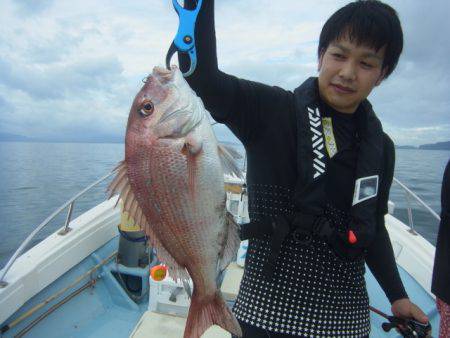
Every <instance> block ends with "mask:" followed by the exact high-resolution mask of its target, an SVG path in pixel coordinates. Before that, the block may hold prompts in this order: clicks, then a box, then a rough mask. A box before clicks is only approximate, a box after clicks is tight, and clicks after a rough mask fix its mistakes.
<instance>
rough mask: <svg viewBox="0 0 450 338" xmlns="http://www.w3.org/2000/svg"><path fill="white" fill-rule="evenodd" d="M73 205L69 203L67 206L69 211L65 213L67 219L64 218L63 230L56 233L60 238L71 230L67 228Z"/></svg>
mask: <svg viewBox="0 0 450 338" xmlns="http://www.w3.org/2000/svg"><path fill="white" fill-rule="evenodd" d="M74 203H75V201H73V202H72V203H70V205H69V210H68V211H67V217H66V222H65V223H64V229H62V230H61V231H60V232H58V235H60V236H64V235H65V234H67V233H68V232H69V231H70V230H72V229H71V228H69V223H70V220H71V218H72V211H73V204H74Z"/></svg>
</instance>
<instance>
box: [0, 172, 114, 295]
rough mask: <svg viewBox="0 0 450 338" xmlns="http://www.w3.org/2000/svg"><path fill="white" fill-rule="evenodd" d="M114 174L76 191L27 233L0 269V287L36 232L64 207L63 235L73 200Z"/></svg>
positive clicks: (68, 221) (71, 210)
mask: <svg viewBox="0 0 450 338" xmlns="http://www.w3.org/2000/svg"><path fill="white" fill-rule="evenodd" d="M113 174H114V171H111V172H110V173H108V174H107V175H105V176H103V177H102V178H100V179H98V180H97V181H95V182H94V183H92V184H90V185H89V186H87V187H86V188H85V189H83V190H81V191H80V192H79V193H77V194H76V195H75V196H73V197H72V198H71V199H69V200H68V201H67V202H65V203H64V204H63V205H61V206H60V207H59V208H58V209H56V210H55V211H54V212H53V213H52V214H51V215H50V216H48V217H47V218H46V219H45V220H44V221H43V222H42V223H41V224H39V225H38V226H37V227H36V228H35V229H34V230H33V231H32V232H31V234H29V235H28V237H27V238H26V239H25V240H24V241H23V242H22V244H21V245H20V246H19V248H18V249H17V250H16V252H14V254H13V255H12V257H11V258H10V259H9V261H8V263H7V264H6V266H5V268H4V269H3V270H2V274H1V275H0V289H1V288H4V287H6V286H7V285H8V283H7V282H6V281H5V280H4V278H5V276H6V274H7V273H8V271H9V269H10V268H11V266H12V265H13V264H14V262H15V261H16V260H17V258H18V257H19V256H20V255H21V254H22V253H23V251H24V250H25V248H26V247H27V245H28V244H29V243H30V242H31V240H32V239H33V238H34V236H36V234H37V233H38V232H39V231H41V230H42V229H43V228H44V227H45V226H46V225H47V224H49V223H50V222H51V221H52V220H53V219H54V218H55V217H56V216H58V215H59V214H60V213H61V212H62V211H63V210H64V209H65V208H67V207H69V208H68V211H67V217H66V221H65V223H64V228H63V229H62V230H61V231H59V232H58V234H59V235H61V236H64V235H65V234H67V233H68V232H69V231H70V230H71V229H70V227H69V223H70V221H71V218H72V212H73V207H74V204H75V201H76V200H77V199H78V198H79V197H81V196H83V195H84V194H85V193H86V192H88V191H89V190H91V189H92V188H93V187H95V186H96V185H98V184H100V183H101V182H103V181H104V180H106V179H107V178H108V177H110V176H111V175H113Z"/></svg>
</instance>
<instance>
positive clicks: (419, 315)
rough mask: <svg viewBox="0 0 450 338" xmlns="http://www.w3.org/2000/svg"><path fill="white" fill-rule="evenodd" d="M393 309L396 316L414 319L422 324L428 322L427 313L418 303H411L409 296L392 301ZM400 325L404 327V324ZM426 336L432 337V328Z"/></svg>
mask: <svg viewBox="0 0 450 338" xmlns="http://www.w3.org/2000/svg"><path fill="white" fill-rule="evenodd" d="M391 311H392V314H393V315H394V316H395V317H399V318H403V319H413V320H416V321H418V322H420V323H422V324H427V323H428V317H427V316H426V315H425V313H423V311H422V310H421V309H420V308H419V307H418V306H417V305H416V304H414V303H411V301H410V300H409V299H408V298H402V299H399V300H396V301H395V302H394V303H392V307H391ZM400 327H401V328H402V329H404V328H403V327H402V326H400ZM397 331H398V330H397ZM426 337H427V338H428V337H431V330H430V331H428V334H427V335H426Z"/></svg>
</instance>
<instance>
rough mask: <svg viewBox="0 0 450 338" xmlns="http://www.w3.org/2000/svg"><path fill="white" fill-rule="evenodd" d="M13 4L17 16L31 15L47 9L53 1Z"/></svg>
mask: <svg viewBox="0 0 450 338" xmlns="http://www.w3.org/2000/svg"><path fill="white" fill-rule="evenodd" d="M14 4H15V5H16V6H17V12H18V14H19V15H33V14H39V13H42V12H43V11H45V10H46V9H48V8H49V7H50V6H51V5H52V4H53V0H38V1H36V0H16V1H14Z"/></svg>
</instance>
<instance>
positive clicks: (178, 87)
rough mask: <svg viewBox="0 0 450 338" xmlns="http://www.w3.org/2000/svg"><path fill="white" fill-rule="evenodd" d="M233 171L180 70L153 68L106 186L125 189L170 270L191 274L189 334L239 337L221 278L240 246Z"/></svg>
mask: <svg viewBox="0 0 450 338" xmlns="http://www.w3.org/2000/svg"><path fill="white" fill-rule="evenodd" d="M230 168H232V169H233V170H236V167H235V166H234V164H233V159H232V157H231V156H230V153H229V152H228V151H227V150H226V149H225V148H223V147H222V146H220V145H218V143H217V140H216V138H215V135H214V133H213V130H212V127H211V125H210V121H209V113H208V112H207V111H206V110H205V108H204V106H203V103H202V102H201V100H200V98H198V97H197V96H196V94H195V92H194V91H193V90H192V89H191V88H190V87H189V85H188V84H187V82H186V81H185V80H184V78H183V75H182V74H181V72H180V70H179V69H178V68H176V67H175V66H174V67H172V69H171V70H166V69H164V68H159V67H155V68H154V70H153V72H152V74H151V75H149V76H148V78H147V79H146V81H145V84H144V86H143V87H142V89H141V90H140V92H139V93H138V94H137V95H136V98H135V99H134V102H133V105H132V106H131V110H130V115H129V118H128V125H127V131H126V138H125V160H124V161H122V162H121V163H120V164H119V166H118V167H117V169H116V170H117V176H116V178H115V179H114V180H113V182H112V183H111V185H110V187H109V190H110V192H111V195H113V194H114V193H116V192H120V198H121V199H122V200H123V202H124V211H128V212H129V213H130V216H132V217H133V218H134V219H135V220H136V221H137V223H138V224H140V225H141V227H142V228H143V229H144V230H145V232H146V234H147V235H148V236H149V238H150V242H151V244H152V246H153V247H154V248H156V250H157V256H158V258H159V260H161V261H162V262H163V263H164V264H166V265H167V266H168V267H169V275H170V276H172V277H173V278H174V279H176V280H186V279H188V278H189V276H190V278H192V281H193V285H194V290H193V293H192V299H191V305H190V308H189V314H188V318H187V323H186V328H185V332H184V338H198V337H200V336H201V335H202V334H203V332H204V331H205V330H206V329H207V328H208V327H210V326H211V325H213V324H217V325H219V326H221V327H222V328H224V329H225V330H227V331H229V332H230V333H232V334H234V335H237V336H242V332H241V328H240V326H239V323H238V322H237V320H236V318H235V317H234V315H233V313H232V312H231V311H230V309H229V308H228V307H227V305H226V303H225V301H224V299H223V298H222V295H221V292H220V290H219V289H218V287H217V283H216V279H217V276H218V273H219V272H220V271H222V270H224V269H225V268H226V267H227V265H228V264H229V263H230V261H231V260H233V258H234V257H235V254H236V251H237V249H238V247H239V243H240V241H239V236H238V230H237V227H236V225H235V224H234V222H232V220H231V218H230V217H229V216H228V214H227V210H226V206H225V204H226V193H225V190H224V180H223V174H224V173H223V171H224V169H227V170H228V169H230Z"/></svg>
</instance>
